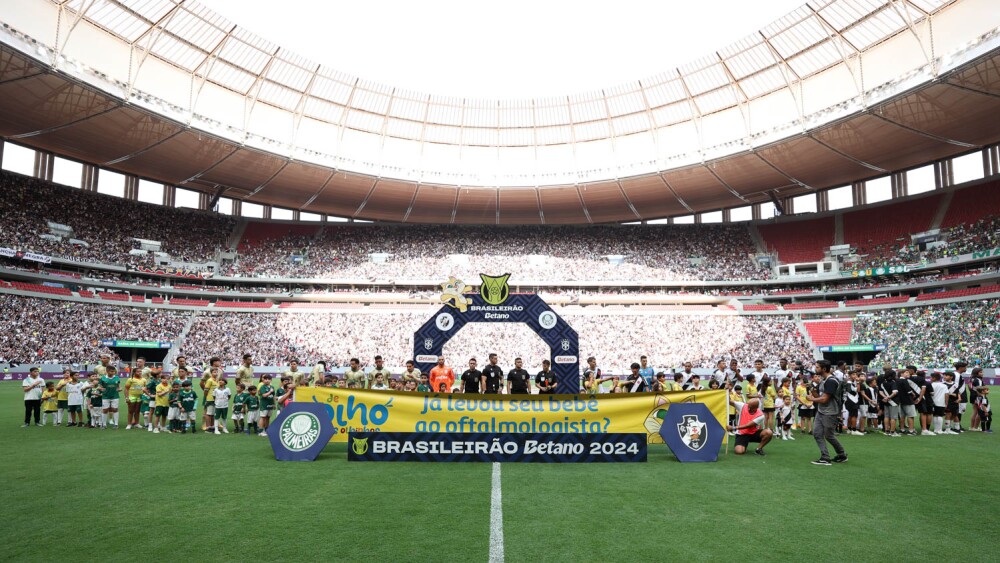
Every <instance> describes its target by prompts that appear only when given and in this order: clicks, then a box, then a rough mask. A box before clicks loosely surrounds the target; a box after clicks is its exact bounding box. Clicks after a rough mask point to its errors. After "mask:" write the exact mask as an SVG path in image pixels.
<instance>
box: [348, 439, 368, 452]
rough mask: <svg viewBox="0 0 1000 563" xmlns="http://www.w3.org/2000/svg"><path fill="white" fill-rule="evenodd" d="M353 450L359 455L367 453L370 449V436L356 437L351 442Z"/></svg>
mask: <svg viewBox="0 0 1000 563" xmlns="http://www.w3.org/2000/svg"><path fill="white" fill-rule="evenodd" d="M351 450H353V451H354V453H355V454H357V455H365V453H366V452H367V451H368V438H355V439H354V440H353V441H352V442H351Z"/></svg>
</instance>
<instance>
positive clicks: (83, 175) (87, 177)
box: [80, 164, 98, 192]
mask: <svg viewBox="0 0 1000 563" xmlns="http://www.w3.org/2000/svg"><path fill="white" fill-rule="evenodd" d="M97 170H98V169H97V167H96V166H94V165H92V164H84V165H83V167H82V168H81V169H80V189H81V190H83V191H85V192H96V191H97Z"/></svg>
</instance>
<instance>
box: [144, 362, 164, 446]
mask: <svg viewBox="0 0 1000 563" xmlns="http://www.w3.org/2000/svg"><path fill="white" fill-rule="evenodd" d="M161 377H162V373H157V372H153V373H151V374H150V376H149V379H148V380H147V381H146V391H145V393H143V396H148V397H149V403H148V404H147V405H146V411H145V412H148V413H149V419H148V420H146V430H147V431H149V432H152V431H153V425H154V424H155V423H157V422H159V421H158V420H157V416H158V415H157V414H156V386H157V385H159V384H160V381H161V379H160V378H161Z"/></svg>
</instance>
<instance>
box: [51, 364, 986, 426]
mask: <svg viewBox="0 0 1000 563" xmlns="http://www.w3.org/2000/svg"><path fill="white" fill-rule="evenodd" d="M982 386H983V368H981V367H974V368H972V377H970V378H969V385H968V387H969V403H970V404H971V405H973V408H972V417H971V418H969V430H972V431H973V432H979V431H980V428H979V427H980V424H979V423H980V420H979V409H977V408H975V405H976V400H977V399H979V388H980V387H982ZM59 408H62V407H59Z"/></svg>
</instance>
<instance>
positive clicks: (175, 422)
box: [167, 381, 184, 434]
mask: <svg viewBox="0 0 1000 563" xmlns="http://www.w3.org/2000/svg"><path fill="white" fill-rule="evenodd" d="M180 395H181V384H180V383H177V382H176V381H175V382H174V383H173V385H172V386H171V387H170V393H168V394H167V401H169V402H170V410H168V411H167V421H168V422H169V423H170V431H171V432H173V433H174V434H177V433H178V432H180V431H181V427H183V426H184V424H183V423H181V422H180V420H179V419H180V416H181V399H180Z"/></svg>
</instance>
